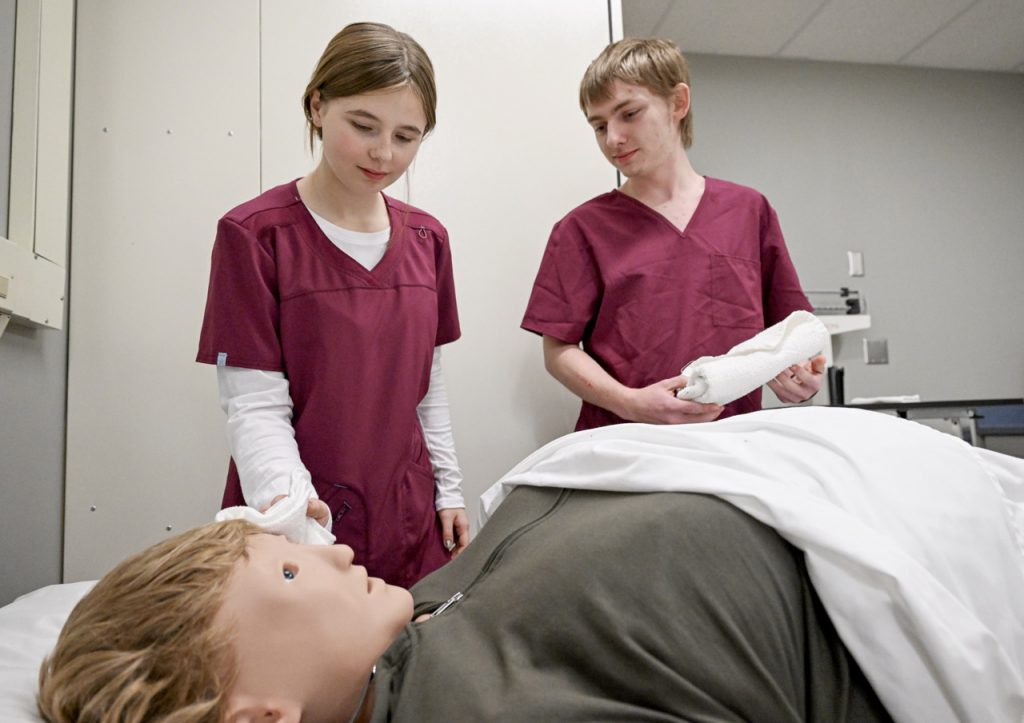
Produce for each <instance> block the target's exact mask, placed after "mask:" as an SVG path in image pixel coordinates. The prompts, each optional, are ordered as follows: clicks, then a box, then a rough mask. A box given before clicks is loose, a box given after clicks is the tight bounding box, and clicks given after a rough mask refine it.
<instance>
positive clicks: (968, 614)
mask: <svg viewBox="0 0 1024 723" xmlns="http://www.w3.org/2000/svg"><path fill="white" fill-rule="evenodd" d="M520 484H526V485H534V486H548V487H569V488H576V489H596V490H612V491H623V492H628V491H633V492H655V491H681V492H699V493H704V494H713V495H717V496H718V497H721V498H722V499H724V500H726V501H728V502H730V503H732V504H734V505H736V506H737V507H738V508H740V509H741V510H743V511H744V512H746V513H747V514H749V515H750V516H752V517H754V518H755V519H758V520H760V521H761V522H764V523H765V524H767V525H771V526H772V527H774V528H775V529H776V530H777V531H778V533H779V534H780V535H782V537H784V538H785V539H786V540H788V541H789V542H791V543H792V544H793V545H795V546H796V547H798V548H800V549H801V550H803V551H804V553H805V556H806V560H807V570H808V573H809V574H810V577H811V581H812V582H813V583H814V587H815V589H816V590H817V592H818V595H819V597H820V598H821V601H822V603H823V604H824V606H825V609H826V610H827V611H828V614H829V617H830V618H831V620H832V622H833V623H834V624H835V626H836V630H837V631H838V632H839V635H840V637H841V638H842V639H843V642H844V643H845V644H846V646H847V648H849V650H850V652H851V653H852V655H853V657H854V658H855V659H856V660H857V662H858V663H859V664H860V666H861V668H862V670H863V671H864V674H865V675H866V676H867V678H868V680H870V681H871V684H872V686H873V687H874V689H875V691H876V692H877V693H878V695H879V697H880V698H881V700H882V702H883V703H884V704H885V707H886V708H887V709H888V711H889V713H891V714H892V716H893V718H895V719H896V720H897V721H900V722H901V723H992V721H1007V722H1009V721H1014V722H1015V723H1019V722H1020V721H1024V554H1022V547H1021V545H1022V538H1024V523H1022V518H1024V460H1021V459H1017V458H1014V457H1008V456H1006V455H1000V454H997V453H995V452H986V450H978V449H975V448H974V447H971V446H969V445H967V444H965V443H964V442H962V441H961V440H959V439H957V438H956V437H954V436H953V435H949V434H943V433H941V432H938V431H936V430H934V429H931V428H929V427H926V426H925V425H922V424H918V423H916V422H911V421H907V420H903V419H899V418H897V417H893V416H890V415H887V414H880V413H878V412H871V411H865V410H862V409H849V408H833V407H790V408H786V409H772V410H766V411H762V412H754V413H751V414H743V415H740V416H737V417H730V418H728V419H724V420H720V421H716V422H712V423H707V424H680V425H675V426H669V425H664V426H659V425H646V424H617V425H613V426H610V427H603V428H601V429H593V430H587V431H583V432H576V433H574V434H570V435H567V436H565V437H562V438H560V439H557V440H555V441H553V442H551V443H549V444H548V445H546V446H544V447H542V448H541V449H540V450H538V451H537V452H534V453H533V454H532V455H530V456H529V457H527V458H526V459H525V460H524V461H523V462H521V463H519V464H518V465H517V466H516V467H515V468H513V469H512V470H511V471H510V472H509V473H508V474H507V475H505V477H503V478H502V479H501V480H499V481H498V482H497V483H496V484H495V485H494V486H492V487H491V488H490V489H488V490H487V491H486V492H485V493H484V494H483V495H482V496H481V498H480V504H481V512H480V523H481V524H484V523H485V522H486V520H487V518H488V516H489V515H490V514H491V513H492V512H493V511H494V509H495V508H496V507H497V506H498V505H499V504H500V502H501V500H502V499H503V498H504V497H505V496H506V495H507V494H508V492H509V491H510V490H511V489H512V488H513V487H515V486H516V485H520Z"/></svg>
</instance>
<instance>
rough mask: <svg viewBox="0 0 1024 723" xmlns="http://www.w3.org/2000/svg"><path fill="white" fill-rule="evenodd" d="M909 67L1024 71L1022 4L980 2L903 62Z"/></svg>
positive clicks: (997, 0) (1018, 1) (1016, 0)
mask: <svg viewBox="0 0 1024 723" xmlns="http://www.w3.org/2000/svg"><path fill="white" fill-rule="evenodd" d="M904 60H905V62H906V63H909V64H912V65H928V66H933V67H947V68H948V67H954V68H970V69H975V70H1016V71H1018V72H1020V71H1021V70H1024V2H1021V0H980V1H979V2H977V3H976V4H975V5H974V6H973V7H971V8H970V9H969V10H968V11H967V12H965V13H964V14H963V15H961V16H960V17H958V18H957V19H956V20H955V21H953V22H952V23H950V24H949V25H948V26H947V27H945V28H943V29H941V30H940V31H939V32H937V33H936V34H935V35H934V36H933V37H932V38H930V39H929V40H928V41H927V42H926V43H924V45H922V46H921V47H919V48H917V49H916V50H914V51H913V52H912V53H910V54H909V55H908V56H907V57H906V58H905V59H904Z"/></svg>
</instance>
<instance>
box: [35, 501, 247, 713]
mask: <svg viewBox="0 0 1024 723" xmlns="http://www.w3.org/2000/svg"><path fill="white" fill-rule="evenodd" d="M258 532H260V529H259V528H258V527H256V526H255V525H253V524H251V523H248V522H245V521H241V520H234V521H230V522H220V523H213V524H209V525H205V526H203V527H197V528H195V529H193V530H189V531H188V532H184V533H182V534H180V535H177V536H175V537H172V538H169V539H167V540H164V541H163V542H160V543H158V544H156V545H153V546H152V547H149V548H147V549H145V550H143V551H142V552H140V553H138V554H136V555H134V556H132V557H130V558H128V559H127V560H125V561H124V562H122V563H120V564H119V565H118V566H117V567H115V568H114V569H113V570H111V571H110V572H109V573H107V574H106V575H105V576H104V577H103V579H102V580H100V581H99V582H98V583H97V584H96V587H94V588H93V589H92V590H91V591H90V592H89V593H88V594H87V595H86V596H85V597H83V598H82V600H81V601H79V603H78V605H76V606H75V609H74V610H72V611H71V615H70V616H69V617H68V620H67V622H66V623H65V624H64V628H63V630H61V633H60V637H59V639H58V640H57V645H56V647H55V648H54V651H53V653H51V654H50V656H49V657H48V658H47V659H46V660H44V661H43V664H42V667H41V668H40V670H39V697H38V701H37V702H38V707H39V712H40V714H41V715H42V717H43V718H44V719H45V720H46V721H49V722H50V723H72V721H75V722H86V721H87V722H89V723H106V722H108V721H109V722H110V723H113V722H114V721H116V722H117V723H143V722H145V721H159V722H160V723H186V722H188V723H192V722H206V721H208V722H209V723H219V721H220V719H221V717H222V716H223V713H224V707H225V703H226V700H227V695H228V692H229V691H230V688H231V685H232V683H233V681H234V677H235V674H236V669H237V663H236V661H235V659H234V652H233V648H232V642H231V635H230V630H229V629H228V630H226V629H224V628H223V627H222V626H214V625H213V619H214V616H215V615H216V613H217V611H218V610H219V609H220V607H221V603H222V601H223V594H224V589H225V586H226V584H227V582H228V579H229V577H230V576H231V573H232V571H233V570H234V569H235V565H236V563H237V562H238V561H239V560H241V559H243V558H246V557H247V551H246V545H247V540H248V538H249V535H252V534H256V533H258Z"/></svg>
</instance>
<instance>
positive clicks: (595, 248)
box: [522, 178, 812, 430]
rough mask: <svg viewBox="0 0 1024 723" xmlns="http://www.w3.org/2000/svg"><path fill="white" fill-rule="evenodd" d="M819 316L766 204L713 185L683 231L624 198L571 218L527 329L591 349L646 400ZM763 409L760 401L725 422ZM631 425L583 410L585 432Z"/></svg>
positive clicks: (756, 396) (552, 241)
mask: <svg viewBox="0 0 1024 723" xmlns="http://www.w3.org/2000/svg"><path fill="white" fill-rule="evenodd" d="M811 308H812V307H811V304H810V303H809V302H808V301H807V297H806V296H805V295H804V293H803V291H802V290H801V288H800V281H799V279H798V278H797V274H796V269H795V268H794V267H793V262H792V261H791V260H790V258H789V252H788V251H787V250H786V244H785V242H784V241H783V238H782V231H781V229H780V228H779V222H778V219H777V218H776V215H775V211H774V210H773V209H772V207H771V206H770V205H769V204H768V201H767V200H766V199H765V197H764V196H762V195H761V194H760V193H758V192H757V191H755V190H753V189H751V188H747V187H745V186H740V185H737V184H734V183H729V182H727V181H720V180H718V179H715V178H707V179H705V187H704V195H703V196H702V197H701V200H700V203H698V205H697V208H696V210H695V211H694V213H693V217H692V218H691V219H690V222H689V224H687V226H686V230H685V231H680V230H679V229H678V228H677V227H676V226H675V225H674V224H673V223H672V222H671V221H669V220H668V219H666V218H665V217H664V216H662V215H661V214H660V213H658V212H657V211H655V210H654V209H652V208H650V207H649V206H646V205H645V204H643V203H642V202H640V201H638V200H636V199H634V198H632V197H630V196H627V195H626V194H624V193H622V192H620V191H611V192H610V193H605V194H603V195H601V196H598V197H597V198H594V199H591V200H590V201H588V202H587V203H584V204H583V205H582V206H579V207H578V208H576V209H574V210H573V211H571V212H570V213H569V214H568V215H567V216H566V217H565V218H563V219H562V220H561V221H559V222H558V223H557V224H555V227H554V229H553V230H552V232H551V237H550V238H549V239H548V245H547V248H546V249H545V251H544V257H543V259H542V261H541V265H540V270H539V271H538V273H537V279H536V281H535V282H534V286H533V293H532V294H531V296H530V302H529V304H528V306H527V309H526V315H525V317H524V318H523V323H522V327H523V328H524V329H526V330H528V331H533V332H536V333H538V334H544V335H546V336H550V337H553V338H555V339H558V340H560V341H564V342H567V343H569V344H577V343H580V342H582V343H583V349H584V350H585V351H586V352H587V353H588V354H589V355H590V356H591V357H593V358H594V359H595V360H596V361H597V362H598V364H600V365H601V366H602V367H603V368H604V369H605V370H606V371H607V372H608V373H609V374H611V376H612V377H614V378H615V379H617V380H618V381H619V382H621V383H622V384H625V385H626V386H628V387H633V388H640V387H645V386H647V385H649V384H653V383H654V382H657V381H660V380H662V379H668V378H670V377H674V376H676V375H677V374H679V370H680V369H682V368H683V367H684V366H685V365H686V364H688V363H689V362H691V361H693V360H694V359H696V358H697V357H700V356H705V355H717V354H723V353H725V352H726V351H728V350H729V349H730V348H731V347H733V346H734V345H735V344H738V343H739V342H741V341H744V340H745V339H749V338H750V337H751V336H753V335H754V334H756V333H757V332H759V331H761V330H762V329H764V328H766V326H770V325H772V324H774V323H776V322H778V321H781V320H782V319H784V318H786V316H788V315H789V314H790V313H791V312H793V311H796V310H797V309H804V310H807V311H810V310H811ZM760 408H761V390H760V389H757V390H755V391H753V392H751V393H750V394H747V395H746V396H744V397H741V398H740V399H737V400H736V401H734V402H731V403H730V404H728V405H726V407H725V410H724V411H723V412H722V415H721V416H722V417H723V418H724V417H728V416H731V415H734V414H740V413H743V412H750V411H754V410H756V409H760ZM622 421H625V420H623V419H621V418H620V417H618V416H617V415H615V414H613V413H611V412H609V411H608V410H607V409H603V408H601V407H597V406H595V405H593V404H590V403H588V402H583V407H582V409H581V410H580V416H579V419H578V420H577V422H576V429H577V430H581V429H592V428H594V427H601V426H604V425H608V424H616V423H619V422H622Z"/></svg>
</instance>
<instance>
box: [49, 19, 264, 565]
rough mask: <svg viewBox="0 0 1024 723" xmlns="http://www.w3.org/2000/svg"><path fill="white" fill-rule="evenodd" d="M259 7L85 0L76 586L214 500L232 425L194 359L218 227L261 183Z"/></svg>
mask: <svg viewBox="0 0 1024 723" xmlns="http://www.w3.org/2000/svg"><path fill="white" fill-rule="evenodd" d="M258 9H259V8H258V2H257V0H218V2H214V3H211V2H205V1H204V0H185V1H181V0H178V1H176V2H169V1H161V2H141V3H140V2H134V1H133V0H103V1H101V0H80V2H79V4H78V35H77V53H76V55H77V78H76V93H75V98H76V104H75V136H74V181H73V211H72V251H71V294H72V300H71V304H72V309H71V319H70V327H69V335H70V341H69V346H70V349H69V379H68V442H67V493H66V522H65V525H66V530H65V565H64V568H65V578H66V579H67V580H69V581H70V580H78V579H83V578H89V577H95V576H97V575H99V574H101V573H102V572H104V571H105V570H106V569H107V568H109V567H110V566H111V565H112V564H113V563H115V562H116V561H118V560H120V559H121V558H122V557H124V556H125V555H126V554H127V553H129V552H132V551H134V550H136V549H139V548H141V547H143V546H145V545H147V544H149V543H152V542H154V541H156V540H158V539H160V538H161V537H163V536H165V535H167V534H168V532H167V527H168V526H170V527H172V528H173V530H174V531H178V530H181V529H183V528H186V527H190V526H192V525H195V524H198V523H202V522H206V521H209V520H210V519H211V517H212V515H213V514H214V512H215V511H216V509H217V507H218V505H219V501H220V494H221V492H222V489H223V480H224V473H225V470H226V462H227V451H226V444H225V443H224V433H223V419H222V414H221V412H220V409H219V408H218V405H217V393H216V383H215V376H214V373H213V370H212V369H211V368H209V367H206V366H200V365H198V364H196V363H195V362H194V361H193V359H194V357H195V350H196V343H197V340H198V335H199V328H200V324H201V321H202V311H203V307H204V303H205V299H206V283H207V276H208V273H209V258H210V249H211V245H212V241H213V236H214V232H215V228H216V222H217V219H218V218H219V217H220V216H221V215H222V214H223V213H224V212H225V211H226V210H227V209H228V208H230V207H231V206H233V205H235V204H237V203H239V202H241V201H243V200H245V199H246V198H248V197H251V196H253V195H255V194H256V193H258V191H259V32H258ZM93 508H95V509H93Z"/></svg>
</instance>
